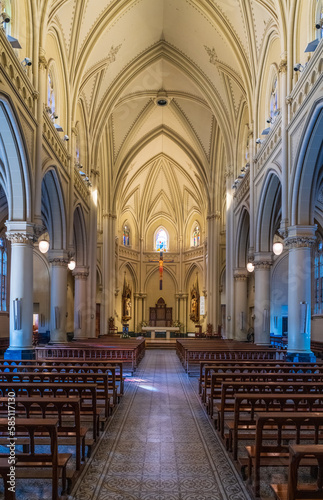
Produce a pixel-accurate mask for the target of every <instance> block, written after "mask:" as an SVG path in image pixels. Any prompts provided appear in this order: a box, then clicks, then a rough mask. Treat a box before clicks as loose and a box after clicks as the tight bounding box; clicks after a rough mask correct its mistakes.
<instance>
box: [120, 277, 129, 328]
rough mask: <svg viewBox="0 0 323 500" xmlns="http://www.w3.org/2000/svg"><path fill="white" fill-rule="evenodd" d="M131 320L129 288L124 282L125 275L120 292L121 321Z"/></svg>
mask: <svg viewBox="0 0 323 500" xmlns="http://www.w3.org/2000/svg"><path fill="white" fill-rule="evenodd" d="M130 319H131V288H130V287H129V284H128V283H127V281H126V273H125V274H124V283H123V291H122V321H129V320H130Z"/></svg>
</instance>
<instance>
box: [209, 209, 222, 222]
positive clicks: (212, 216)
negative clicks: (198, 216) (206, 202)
mask: <svg viewBox="0 0 323 500" xmlns="http://www.w3.org/2000/svg"><path fill="white" fill-rule="evenodd" d="M213 219H221V213H220V211H219V210H216V211H215V212H213V214H210V215H207V217H206V220H213Z"/></svg>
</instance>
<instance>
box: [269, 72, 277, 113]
mask: <svg viewBox="0 0 323 500" xmlns="http://www.w3.org/2000/svg"><path fill="white" fill-rule="evenodd" d="M277 112H278V78H277V75H275V76H274V78H273V83H272V87H271V93H270V117H271V118H273V119H275V117H276V116H277Z"/></svg>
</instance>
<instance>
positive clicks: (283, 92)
mask: <svg viewBox="0 0 323 500" xmlns="http://www.w3.org/2000/svg"><path fill="white" fill-rule="evenodd" d="M286 57H287V55H286V53H284V54H283V55H282V56H281V61H280V64H279V76H280V80H279V94H280V98H281V102H280V109H281V131H282V145H281V148H282V159H281V163H282V177H281V180H282V218H281V223H280V231H281V233H282V234H285V235H286V236H287V234H286V232H287V226H288V165H289V162H288V130H287V125H288V102H289V101H288V100H286V96H287V59H286Z"/></svg>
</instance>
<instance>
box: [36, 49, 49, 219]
mask: <svg viewBox="0 0 323 500" xmlns="http://www.w3.org/2000/svg"><path fill="white" fill-rule="evenodd" d="M37 59H38V68H37V69H38V72H37V69H36V71H35V72H37V80H38V82H37V83H38V87H36V88H38V91H39V97H38V103H37V130H36V150H35V176H34V179H35V191H34V222H35V223H36V224H37V225H38V226H42V224H43V222H42V216H41V184H42V178H43V176H42V165H43V123H44V119H43V113H44V104H45V103H46V101H45V103H44V100H45V99H46V95H47V92H46V70H47V67H48V63H47V60H46V57H45V50H44V49H43V48H42V47H39V57H37ZM45 105H46V106H47V103H46V104H45Z"/></svg>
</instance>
